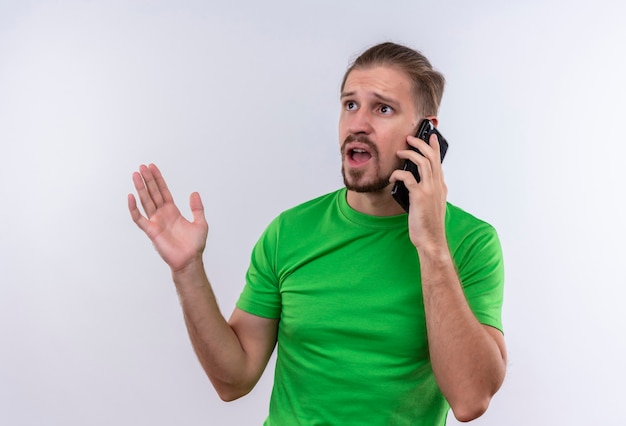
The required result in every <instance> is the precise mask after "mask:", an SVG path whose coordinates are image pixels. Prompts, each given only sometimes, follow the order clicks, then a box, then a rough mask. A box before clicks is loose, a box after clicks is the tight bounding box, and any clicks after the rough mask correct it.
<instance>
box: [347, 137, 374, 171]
mask: <svg viewBox="0 0 626 426" xmlns="http://www.w3.org/2000/svg"><path fill="white" fill-rule="evenodd" d="M342 151H343V153H344V156H345V158H346V162H347V163H348V165H350V166H351V167H360V166H363V165H364V164H366V163H367V162H368V161H369V160H371V159H372V158H373V157H375V156H376V154H377V150H376V145H374V143H373V142H372V141H370V140H369V139H367V138H365V137H358V136H356V137H355V136H349V137H348V138H346V141H345V142H344V145H343V149H342Z"/></svg>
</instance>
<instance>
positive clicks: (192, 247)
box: [128, 164, 209, 272]
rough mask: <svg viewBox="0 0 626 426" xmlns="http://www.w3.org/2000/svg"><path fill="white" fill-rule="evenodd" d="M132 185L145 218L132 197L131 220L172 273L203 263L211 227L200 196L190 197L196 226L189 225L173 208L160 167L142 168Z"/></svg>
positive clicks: (176, 209)
mask: <svg viewBox="0 0 626 426" xmlns="http://www.w3.org/2000/svg"><path fill="white" fill-rule="evenodd" d="M133 183H134V185H135V189H136V190H137V195H138V196H139V201H140V202H141V206H142V207H143V210H144V213H145V216H144V215H142V214H141V212H140V211H139V208H138V207H137V200H136V199H135V196H134V195H133V194H129V195H128V210H129V211H130V216H131V217H132V219H133V221H134V222H135V223H136V224H137V226H138V227H139V228H140V229H141V230H142V231H144V232H145V233H146V235H147V236H148V237H149V238H150V240H151V241H152V243H153V244H154V247H155V248H156V250H157V252H158V253H159V254H160V255H161V257H162V258H163V260H164V261H165V262H166V263H167V264H168V265H169V267H170V268H171V269H172V272H178V271H180V270H182V269H184V268H186V267H187V266H189V265H190V264H191V263H194V262H196V261H202V252H203V251H204V247H205V245H206V238H207V234H208V231H209V226H208V224H207V222H206V219H205V217H204V206H203V205H202V200H201V199H200V195H199V194H198V193H197V192H194V193H192V194H191V196H190V197H189V205H190V207H191V212H192V215H193V222H189V221H188V220H187V219H185V218H184V217H183V216H182V214H181V213H180V210H178V207H176V204H174V199H173V197H172V194H171V193H170V191H169V189H168V188H167V184H166V183H165V179H163V176H162V175H161V172H160V171H159V169H158V168H157V166H155V165H154V164H150V165H149V166H145V165H142V166H140V167H139V172H135V173H133Z"/></svg>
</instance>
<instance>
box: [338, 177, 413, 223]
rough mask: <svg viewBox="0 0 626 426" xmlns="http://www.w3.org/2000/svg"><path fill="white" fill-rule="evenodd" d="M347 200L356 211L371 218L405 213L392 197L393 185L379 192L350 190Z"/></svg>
mask: <svg viewBox="0 0 626 426" xmlns="http://www.w3.org/2000/svg"><path fill="white" fill-rule="evenodd" d="M346 200H347V201H348V205H349V206H350V207H352V208H353V209H354V210H356V211H358V212H360V213H364V214H368V215H370V216H396V215H399V214H402V213H404V209H403V208H402V207H401V206H400V204H398V203H397V202H396V200H394V199H393V197H392V196H391V185H390V186H389V187H387V188H385V189H383V190H381V191H377V192H356V191H351V190H348V194H347V196H346Z"/></svg>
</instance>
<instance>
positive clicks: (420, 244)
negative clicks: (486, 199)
mask: <svg viewBox="0 0 626 426" xmlns="http://www.w3.org/2000/svg"><path fill="white" fill-rule="evenodd" d="M420 127H421V126H420ZM433 128H434V126H433ZM418 135H419V131H418ZM439 135H440V134H439V133H438V132H432V131H431V132H429V135H428V139H427V141H425V140H423V139H421V138H419V137H415V136H407V143H408V144H409V147H410V149H407V150H402V151H398V153H397V155H398V157H399V158H402V159H404V160H406V162H405V167H404V168H403V169H402V170H396V171H394V172H393V173H392V175H391V178H390V181H391V182H395V183H396V185H394V190H393V195H394V198H395V199H396V201H398V202H399V203H400V204H401V205H402V206H403V207H404V208H405V209H406V208H407V207H408V213H409V235H410V238H411V241H412V243H413V244H414V245H415V247H416V248H417V249H418V250H419V251H421V250H439V249H441V248H445V249H446V250H447V241H446V234H445V215H446V200H447V195H448V188H447V186H446V184H445V181H444V178H443V169H442V167H441V161H442V158H443V157H444V156H445V153H446V151H447V142H446V141H445V139H443V137H441V140H439V137H440V136H439ZM444 144H445V145H444ZM409 162H410V163H412V164H413V166H414V169H412V168H411V166H410V165H409V164H408V163H409ZM414 170H415V171H416V170H419V173H418V174H417V176H416V174H415V173H414ZM418 179H419V181H418ZM402 188H406V200H407V201H408V202H406V207H405V205H403V203H402V202H401V201H400V200H401V199H400V195H399V193H400V192H399V191H402Z"/></svg>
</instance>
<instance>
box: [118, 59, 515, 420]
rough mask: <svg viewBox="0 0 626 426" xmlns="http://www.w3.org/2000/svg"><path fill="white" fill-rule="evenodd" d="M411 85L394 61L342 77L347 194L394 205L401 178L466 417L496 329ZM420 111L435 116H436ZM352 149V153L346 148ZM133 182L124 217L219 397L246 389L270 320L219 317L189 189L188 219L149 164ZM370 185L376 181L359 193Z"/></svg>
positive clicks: (433, 315) (268, 343)
mask: <svg viewBox="0 0 626 426" xmlns="http://www.w3.org/2000/svg"><path fill="white" fill-rule="evenodd" d="M410 89H411V87H410V82H409V79H408V76H406V75H405V74H404V73H403V72H401V71H399V70H397V69H395V68H390V67H383V66H379V67H374V68H367V69H357V70H353V71H352V72H351V73H350V75H349V76H348V79H347V81H346V84H345V86H344V90H343V93H342V94H341V101H342V112H341V115H340V119H339V140H340V143H341V147H342V169H343V173H344V176H345V182H346V186H347V187H348V188H349V189H348V193H347V201H348V203H349V204H350V206H351V207H352V208H354V209H356V210H358V211H360V212H363V213H366V214H370V215H376V216H388V215H397V214H403V213H404V211H403V210H402V208H401V207H400V206H399V205H398V204H397V203H396V202H395V200H393V198H392V197H391V186H392V185H393V183H394V182H395V181H396V180H402V181H403V182H404V183H405V185H406V186H407V188H408V189H409V191H410V194H409V197H410V201H411V207H410V211H409V216H408V221H409V234H410V238H411V241H412V243H413V244H414V245H415V248H416V250H417V252H418V253H419V257H420V262H421V270H422V287H423V294H424V306H425V313H426V323H427V330H428V341H429V350H430V358H431V363H432V367H433V371H434V374H435V378H436V380H437V383H438V384H439V386H440V388H441V390H442V392H443V394H444V396H445V397H446V399H447V400H448V402H449V403H450V405H451V407H452V410H453V412H454V415H455V417H456V418H457V419H459V420H460V421H469V420H472V419H474V418H476V417H478V416H480V415H481V414H482V413H483V412H484V411H485V410H486V409H487V407H488V405H489V402H490V399H491V397H492V396H493V395H494V394H495V392H496V391H497V390H498V389H499V387H500V386H501V384H502V381H503V380H504V374H505V366H506V351H505V344H504V338H503V336H502V333H501V332H500V331H498V330H496V329H494V328H491V327H489V326H485V325H482V324H480V323H478V321H477V320H476V318H475V317H474V315H473V313H472V312H471V310H470V308H469V306H468V304H467V302H466V300H465V297H464V295H463V291H462V287H461V284H460V282H459V278H458V276H457V273H456V269H455V266H454V262H453V260H452V258H451V255H450V252H449V250H448V246H447V240H446V235H445V226H444V218H445V210H446V196H447V188H446V185H445V182H444V179H443V172H442V169H441V163H440V160H439V144H438V141H437V138H436V137H432V138H431V140H430V145H428V144H426V143H425V142H423V141H421V140H419V139H417V138H414V137H412V136H411V135H412V134H413V132H414V130H415V128H416V126H417V124H418V123H419V121H420V120H421V118H422V117H420V116H419V114H418V113H417V108H416V104H415V100H414V99H413V98H412V95H411V94H412V91H411V90H410ZM429 118H430V119H431V120H432V121H433V122H434V123H435V124H437V119H436V117H429ZM346 141H348V142H346ZM408 145H412V146H414V147H416V148H418V149H419V150H420V151H421V152H422V153H423V154H424V156H420V155H419V154H417V153H415V152H414V151H412V150H409V149H407V148H408ZM355 149H356V150H357V151H361V153H360V154H357V155H354V150H355ZM405 159H410V160H411V161H413V162H414V163H416V164H417V165H418V167H419V169H420V175H421V177H422V181H421V182H420V183H419V184H418V183H417V182H416V181H415V178H414V177H413V175H411V173H409V172H404V171H402V170H398V167H399V165H401V164H402V163H403V161H404V160H405ZM133 182H134V185H135V189H136V190H137V194H138V197H139V201H140V202H141V205H142V207H143V210H144V212H145V216H144V215H142V214H141V212H140V211H139V208H138V206H137V200H136V198H135V196H134V195H132V194H130V195H129V196H128V207H129V211H130V214H131V217H132V219H133V221H134V222H135V223H136V224H137V226H139V228H140V229H141V230H143V231H144V232H145V233H146V235H147V236H148V237H149V238H150V240H151V241H152V243H153V244H154V246H155V248H156V249H157V251H158V253H159V254H160V255H161V257H162V258H163V260H164V261H165V262H166V263H167V264H168V265H169V267H170V269H171V271H172V278H173V281H174V284H175V286H176V289H177V292H178V295H179V298H180V300H181V305H182V308H183V313H184V316H185V321H186V324H187V329H188V332H189V336H190V339H191V342H192V345H193V347H194V350H195V351H196V354H197V356H198V358H199V360H200V363H201V364H202V366H203V368H204V370H205V372H206V374H207V376H208V377H209V379H210V380H211V382H212V384H213V385H214V387H215V389H216V391H217V393H218V395H219V396H220V398H222V399H223V400H226V401H230V400H234V399H237V398H239V397H241V396H243V395H245V394H247V393H248V392H250V390H252V388H253V387H254V385H255V384H256V383H257V381H258V380H259V378H260V376H261V374H262V373H263V370H264V369H265V367H266V365H267V362H268V360H269V358H270V355H271V353H272V351H273V349H274V346H275V345H276V336H277V330H278V321H277V320H272V319H266V318H261V317H257V316H254V315H251V314H248V313H246V312H244V311H241V310H239V309H238V308H235V310H234V312H233V313H232V315H231V317H230V319H229V320H228V321H226V319H225V318H224V316H223V315H222V314H221V312H220V310H219V308H218V306H217V303H216V300H215V296H214V294H213V291H212V289H211V285H210V283H209V280H208V278H207V275H206V273H205V269H204V265H203V262H202V253H203V251H204V247H205V243H206V238H207V234H208V224H207V222H206V219H205V216H204V207H203V204H202V201H201V199H200V196H199V194H198V193H193V194H191V197H190V207H191V211H192V215H193V221H191V222H190V221H188V220H186V219H185V218H184V217H183V216H182V215H181V214H180V211H179V210H178V208H177V207H176V205H175V204H174V201H173V198H172V195H171V193H170V192H169V190H168V189H167V184H166V183H165V180H164V179H163V177H162V175H161V173H160V171H159V170H158V168H157V167H156V166H155V165H149V166H143V165H142V166H141V167H140V168H139V171H138V172H135V173H134V174H133ZM372 185H373V186H374V187H376V186H380V187H381V188H380V189H379V190H375V191H371V190H370V191H369V192H362V191H363V188H367V187H372ZM351 188H352V189H351Z"/></svg>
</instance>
